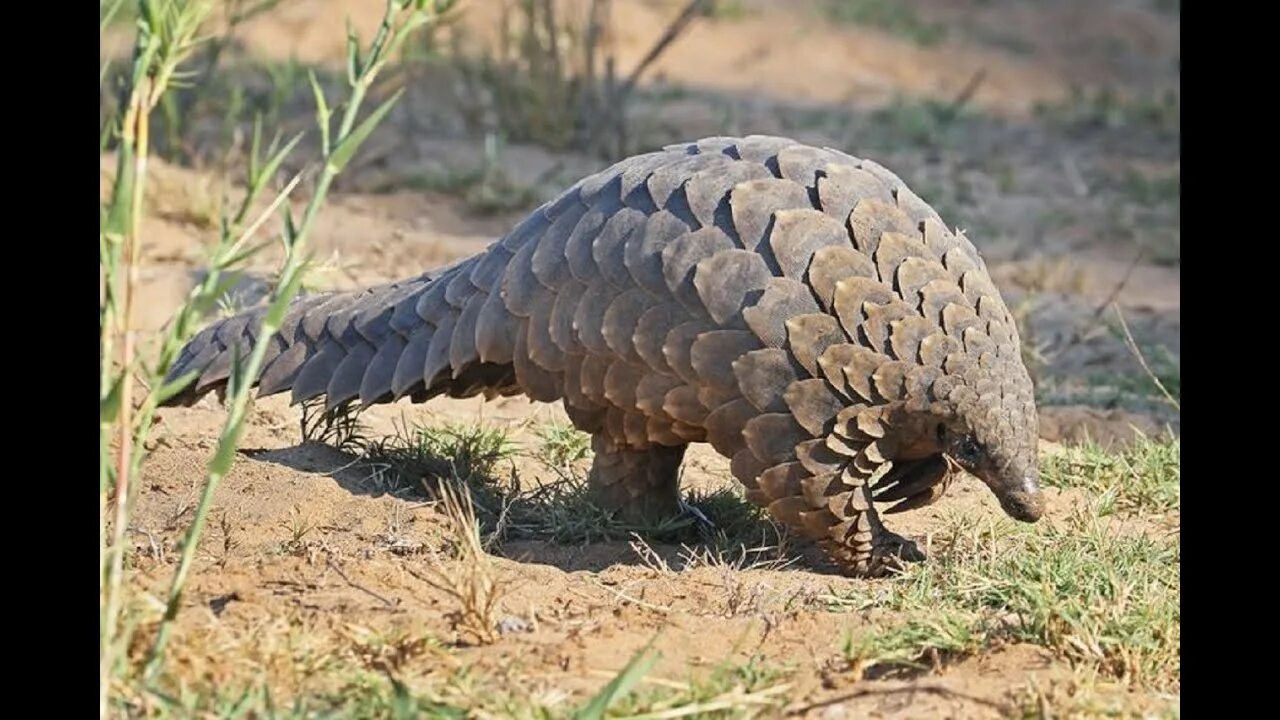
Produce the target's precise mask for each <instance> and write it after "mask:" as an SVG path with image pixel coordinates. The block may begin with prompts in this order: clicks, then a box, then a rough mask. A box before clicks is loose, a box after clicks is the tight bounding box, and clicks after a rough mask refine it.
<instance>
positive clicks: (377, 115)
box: [329, 88, 404, 172]
mask: <svg viewBox="0 0 1280 720" xmlns="http://www.w3.org/2000/svg"><path fill="white" fill-rule="evenodd" d="M403 94H404V88H401V89H399V90H397V91H396V93H395V94H394V95H392V96H391V97H389V98H387V100H386V101H385V102H383V103H382V104H381V105H379V106H378V107H377V108H376V109H375V110H374V111H373V112H371V113H369V117H367V118H365V119H364V121H363V122H361V123H360V124H359V125H357V126H356V127H355V129H354V130H352V131H351V134H350V135H348V136H347V137H346V138H344V139H343V140H342V142H341V143H339V144H338V147H336V148H334V150H333V155H331V156H329V164H330V165H332V166H333V168H334V171H335V172H341V171H342V169H343V168H344V167H346V165H347V163H348V162H349V161H350V160H351V158H352V156H354V155H355V154H356V150H359V149H360V144H361V143H363V142H364V141H365V139H366V138H368V137H369V134H370V133H372V132H373V129H374V128H375V127H377V126H378V123H380V122H382V118H384V117H385V116H386V114H387V113H389V112H391V108H392V107H393V106H394V105H395V104H396V101H397V100H399V99H400V96H401V95H403Z"/></svg>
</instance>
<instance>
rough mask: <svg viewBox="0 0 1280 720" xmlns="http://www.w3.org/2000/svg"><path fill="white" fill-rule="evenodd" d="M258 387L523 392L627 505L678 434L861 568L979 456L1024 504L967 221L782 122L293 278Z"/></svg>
mask: <svg viewBox="0 0 1280 720" xmlns="http://www.w3.org/2000/svg"><path fill="white" fill-rule="evenodd" d="M263 312H264V310H263V309H257V310H253V311H248V312H245V313H242V314H239V315H236V316H234V317H230V318H228V319H224V320H221V321H219V322H216V323H214V324H213V325H212V326H210V327H208V328H206V329H205V330H203V331H202V332H201V333H199V334H198V335H197V336H196V337H195V338H193V339H192V340H191V341H190V342H189V343H188V344H187V345H186V347H185V348H184V349H183V351H182V352H181V354H180V357H179V359H178V360H177V362H176V363H175V365H174V367H173V369H172V372H171V374H170V378H176V377H180V376H182V375H184V374H186V373H188V372H192V371H195V373H196V379H195V380H194V381H193V383H192V384H191V385H189V386H188V387H187V388H186V389H185V390H184V392H182V393H181V394H179V395H177V396H175V397H174V398H172V399H171V400H170V404H183V405H189V404H191V403H192V402H194V401H195V400H196V399H198V398H199V397H200V396H202V395H203V394H205V393H207V392H209V391H210V390H219V389H221V388H222V387H223V386H225V384H226V382H227V377H228V374H229V371H230V370H231V364H232V357H233V356H234V355H236V352H233V350H232V349H233V348H235V347H236V346H237V345H238V346H239V350H238V352H239V353H244V352H247V350H248V348H249V347H251V346H252V345H253V343H255V342H257V341H258V340H259V338H258V337H257V329H258V326H259V323H260V320H261V317H262V313H263ZM281 327H282V330H281V331H280V332H279V333H278V334H276V335H275V336H273V337H271V338H268V339H267V340H266V341H267V342H269V343H271V346H270V348H269V349H268V351H267V354H266V361H265V363H264V364H263V367H262V371H261V374H260V375H259V377H258V378H257V383H258V386H259V393H260V395H272V394H275V393H279V392H283V391H285V390H291V391H292V400H293V402H294V403H299V402H304V401H308V400H311V399H313V398H318V397H320V396H322V395H323V396H325V403H326V406H327V407H328V408H335V407H338V406H340V405H343V404H345V403H352V402H359V403H361V404H365V405H367V404H373V403H384V402H392V401H395V400H397V399H400V398H403V397H405V396H408V397H409V398H411V399H412V400H413V401H414V402H422V401H426V400H427V399H429V398H431V397H433V396H436V395H441V394H444V395H449V396H452V397H470V396H474V395H478V394H481V393H483V394H484V395H485V397H486V398H493V397H496V396H509V395H516V394H521V393H523V394H525V395H527V396H528V397H529V398H531V399H533V400H537V401H542V402H555V401H561V402H563V404H564V408H565V411H566V412H567V414H568V416H569V418H570V420H571V421H572V423H573V424H574V425H575V426H576V427H577V428H579V429H580V430H582V431H585V432H587V433H590V434H591V436H592V448H593V450H594V461H593V465H592V467H591V470H590V472H589V474H588V484H589V486H590V489H591V492H592V493H594V496H595V498H596V501H597V502H599V503H600V504H601V505H603V506H604V507H605V508H607V509H609V510H611V511H614V512H616V513H617V515H618V516H620V517H622V518H624V519H627V520H629V521H652V520H654V519H657V518H659V517H663V516H669V515H672V514H675V513H677V512H678V508H680V494H679V487H678V479H677V478H678V469H679V465H680V463H681V460H682V458H683V456H684V453H685V449H686V447H687V446H688V444H689V443H695V442H706V443H710V445H711V446H712V447H713V448H715V450H716V451H717V452H719V453H720V454H721V455H723V456H725V457H726V458H728V459H729V461H730V467H731V471H732V474H733V475H734V477H735V478H737V479H738V481H740V482H741V483H742V485H743V486H744V488H745V494H746V497H747V498H748V499H749V500H750V501H751V502H753V503H756V504H758V505H760V506H763V507H765V508H767V510H768V513H769V514H770V515H771V516H772V517H773V518H774V519H776V520H777V521H779V522H780V523H782V524H783V525H785V526H787V527H789V528H791V529H792V530H793V531H796V532H798V533H800V534H802V535H804V536H807V537H809V538H813V539H814V540H816V541H818V542H819V543H820V544H821V545H822V546H823V548H824V549H825V550H826V552H827V554H828V555H829V557H830V558H831V559H832V560H834V561H835V562H836V563H837V564H838V565H840V566H841V567H842V568H843V569H844V570H845V571H846V572H848V573H849V574H855V575H872V574H879V573H882V572H885V571H886V570H888V569H891V568H893V567H897V566H898V564H899V563H900V562H901V561H902V560H903V559H919V557H918V555H919V551H918V550H917V549H916V548H915V546H914V545H913V544H912V543H910V542H909V541H907V540H905V539H904V538H902V537H900V536H898V535H896V534H894V533H892V532H890V531H889V530H887V529H886V528H885V526H884V525H883V524H882V523H881V520H880V518H879V516H878V514H877V511H876V503H887V502H892V501H898V502H897V504H896V505H892V506H890V507H888V508H887V509H886V510H885V512H887V513H893V512H898V511H902V510H908V509H912V508H917V507H920V506H923V505H926V504H929V503H932V502H934V501H936V500H937V499H938V498H939V497H940V496H941V495H942V494H943V492H944V491H945V490H946V488H947V487H948V485H949V484H950V482H951V480H952V478H953V477H954V476H955V475H956V474H957V473H958V472H961V471H967V472H968V473H971V474H973V475H975V476H976V477H978V478H979V479H981V480H982V481H983V482H984V483H985V484H986V485H987V486H988V487H989V488H990V489H991V490H992V491H993V492H994V494H995V496H996V497H997V498H998V500H999V503H1000V505H1001V507H1002V508H1003V509H1004V511H1005V512H1006V513H1007V514H1009V515H1010V516H1012V517H1014V518H1017V519H1018V520H1022V521H1027V522H1034V521H1035V520H1036V519H1038V518H1039V516H1040V514H1041V512H1042V509H1043V503H1042V498H1041V494H1040V490H1039V487H1038V478H1037V471H1036V441H1037V432H1036V429H1037V422H1036V407H1035V402H1034V398H1033V393H1032V385H1031V380H1030V377H1029V376H1028V373H1027V370H1026V368H1025V366H1024V365H1023V362H1022V359H1021V353H1020V351H1019V338H1018V332H1017V329H1016V327H1015V324H1014V321H1013V318H1012V317H1011V316H1010V314H1009V311H1008V309H1007V308H1006V306H1005V304H1004V301H1003V300H1002V299H1001V297H1000V293H999V292H998V291H997V290H996V288H995V286H994V285H993V284H992V282H991V279H990V277H989V276H988V273H987V270H986V265H985V263H984V262H983V260H982V258H981V257H980V256H979V255H978V252H977V250H976V249H975V248H974V246H973V244H972V243H971V242H970V241H969V240H968V239H967V238H966V237H965V236H964V235H963V234H962V233H961V232H958V231H957V232H952V231H950V230H948V229H947V226H946V225H944V224H943V222H942V220H941V218H940V217H939V216H938V214H937V213H936V212H935V211H934V210H933V209H932V208H931V207H930V206H929V205H927V204H926V203H925V202H924V201H922V200H921V199H920V198H919V197H917V196H916V195H915V194H914V193H913V192H912V191H911V190H910V189H908V188H907V186H906V185H905V184H904V183H903V182H902V181H901V180H900V179H899V178H898V177H897V176H896V175H894V174H893V173H892V172H890V171H889V170H887V169H885V168H884V167H882V166H880V165H879V164H877V163H875V162H873V161H871V160H865V159H859V158H856V157H852V156H850V155H847V154H845V153H843V152H840V151H837V150H832V149H830V148H818V147H810V146H808V145H804V144H801V143H798V142H795V141H793V140H788V139H786V138H781V137H769V136H758V135H757V136H750V137H745V138H735V137H712V138H706V139H703V140H698V141H696V142H690V143H685V144H678V145H670V146H668V147H666V148H664V149H662V150H659V151H656V152H650V153H647V154H642V155H637V156H635V157H631V158H628V159H626V160H623V161H621V162H619V163H617V164H615V165H613V166H611V167H609V168H607V169H605V170H603V171H601V172H599V173H596V174H595V175H591V176H590V177H587V178H585V179H583V180H581V181H580V182H578V183H577V184H576V185H574V186H573V187H571V188H569V189H568V190H566V191H565V192H563V193H562V194H560V195H559V196H558V197H557V198H555V199H554V200H551V201H549V202H547V203H546V204H544V205H543V206H541V207H540V208H538V209H537V210H535V211H534V212H533V213H532V214H530V215H529V216H528V217H527V218H525V219H524V220H523V221H521V222H520V223H519V224H518V225H516V227H515V228H514V229H513V230H512V231H511V232H510V233H509V234H508V235H506V236H505V237H504V238H502V239H501V240H498V241H497V242H494V243H493V244H492V245H490V246H489V247H488V248H487V249H486V250H485V251H484V252H481V253H480V254H478V255H475V256H473V257H470V258H467V259H465V260H462V261H460V262H457V263H455V264H453V265H450V266H448V267H445V268H443V269H438V270H433V271H430V272H427V273H425V274H423V275H419V276H417V277H415V278H412V279H409V280H404V281H401V282H395V283H391V284H388V285H382V286H379V287H374V288H370V289H366V290H362V291H356V292H338V293H328V294H316V295H310V296H305V297H302V298H300V299H298V300H296V301H295V302H294V303H293V305H292V306H291V307H290V308H289V310H288V312H287V314H286V316H285V318H284V321H283V324H282V326H281Z"/></svg>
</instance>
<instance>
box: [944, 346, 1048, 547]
mask: <svg viewBox="0 0 1280 720" xmlns="http://www.w3.org/2000/svg"><path fill="white" fill-rule="evenodd" d="M962 381H963V383H964V386H965V387H967V388H971V389H972V392H959V393H955V394H954V395H955V396H956V397H955V402H954V403H948V404H950V405H951V406H952V407H951V412H949V413H947V414H946V416H945V418H944V419H943V421H942V422H940V423H939V424H938V425H937V433H938V444H939V446H940V448H941V452H942V456H943V457H944V458H945V459H946V460H947V461H948V463H949V464H951V465H952V466H953V467H957V468H959V469H962V470H964V471H966V472H968V473H969V474H971V475H973V476H975V477H977V478H978V479H979V480H981V481H982V482H983V483H985V484H986V486H987V487H988V488H990V489H991V492H993V493H995V496H996V498H997V499H998V500H999V501H1000V507H1001V508H1003V509H1004V511H1005V513H1007V514H1008V515H1009V516H1010V517H1012V518H1014V519H1017V520H1021V521H1023V522H1035V521H1036V520H1039V519H1040V516H1041V515H1042V514H1043V513H1044V498H1043V496H1042V495H1041V492H1040V482H1039V472H1038V471H1037V469H1036V453H1037V444H1038V438H1039V433H1038V432H1037V427H1038V426H1037V415H1036V405H1035V398H1034V394H1033V388H1032V385H1031V378H1030V376H1029V375H1028V374H1027V370H1026V366H1025V365H1023V364H1022V362H1020V361H1010V362H1001V363H998V364H997V365H996V366H995V367H988V368H983V367H980V366H978V365H977V364H975V365H974V366H973V368H972V370H971V371H969V372H967V373H964V375H963V376H962Z"/></svg>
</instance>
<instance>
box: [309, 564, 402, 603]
mask: <svg viewBox="0 0 1280 720" xmlns="http://www.w3.org/2000/svg"><path fill="white" fill-rule="evenodd" d="M325 565H326V566H327V567H328V568H329V569H330V570H332V571H334V572H336V573H338V577H340V578H342V579H343V580H344V581H345V582H346V583H347V584H348V585H350V586H351V587H353V588H355V589H356V590H359V591H360V592H362V593H365V594H366V595H368V596H370V597H372V598H373V599H375V600H378V601H380V602H381V603H382V604H384V605H386V606H387V607H396V606H397V605H398V604H399V603H398V602H396V601H392V600H388V599H387V598H385V597H383V596H382V595H379V594H378V593H376V592H374V591H372V590H370V589H369V588H367V587H365V586H363V585H361V584H360V583H358V582H356V581H355V580H352V579H351V578H349V577H347V574H346V573H344V572H342V568H340V567H338V565H337V563H335V562H334V561H333V558H331V557H330V558H325Z"/></svg>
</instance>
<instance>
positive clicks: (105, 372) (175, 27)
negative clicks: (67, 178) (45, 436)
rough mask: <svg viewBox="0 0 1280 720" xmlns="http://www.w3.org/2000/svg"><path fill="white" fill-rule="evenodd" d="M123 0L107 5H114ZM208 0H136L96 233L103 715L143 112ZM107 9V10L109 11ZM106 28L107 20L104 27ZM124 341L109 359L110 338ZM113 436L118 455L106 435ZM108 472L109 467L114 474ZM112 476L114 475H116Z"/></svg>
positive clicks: (124, 503)
mask: <svg viewBox="0 0 1280 720" xmlns="http://www.w3.org/2000/svg"><path fill="white" fill-rule="evenodd" d="M118 7H119V3H118V2H117V4H116V5H114V6H113V9H112V11H111V12H112V13H113V12H114V10H115V9H118ZM210 8H211V5H209V3H207V2H193V3H182V4H181V5H179V4H167V3H164V2H155V1H150V0H140V2H139V26H138V27H139V32H138V39H137V42H136V45H135V51H134V59H133V73H132V82H131V85H130V87H129V95H128V101H127V104H126V110H125V114H124V117H123V118H122V119H121V123H120V150H119V154H118V157H117V171H116V180H115V184H114V187H113V189H112V197H111V201H110V204H109V208H108V212H107V213H106V216H105V217H104V218H103V227H102V232H101V236H100V238H99V257H100V260H101V262H102V271H103V275H102V284H103V286H102V291H101V292H102V296H101V299H102V302H103V304H102V308H101V311H100V328H99V331H100V336H99V342H100V345H99V347H100V350H101V353H102V354H101V357H100V362H101V363H102V366H101V371H100V372H101V375H100V379H101V380H102V387H101V393H102V395H101V406H100V407H101V411H100V417H99V427H100V433H99V434H100V437H99V441H100V448H99V450H100V458H99V459H100V466H99V478H98V479H99V511H100V524H99V543H100V549H99V560H100V563H101V565H100V569H101V571H102V572H101V575H100V577H99V597H100V602H101V606H100V612H101V616H100V618H99V651H100V658H99V661H100V666H99V673H100V676H99V715H100V716H101V717H106V715H107V699H108V696H109V693H110V690H109V688H110V680H111V677H112V670H113V668H114V667H115V663H116V659H117V657H118V655H119V654H120V653H121V652H122V651H123V647H124V642H123V639H122V638H121V637H120V633H119V632H118V631H119V621H120V615H121V609H122V606H123V578H124V574H125V573H124V553H125V550H124V547H125V536H126V533H127V531H128V526H129V516H130V508H131V499H132V498H133V496H134V494H135V485H136V483H134V482H132V480H133V477H134V473H133V472H131V468H132V467H133V462H132V459H133V457H134V454H135V453H134V446H135V442H136V439H137V436H136V434H135V432H134V429H135V417H136V416H135V412H134V407H133V373H134V371H135V369H136V366H137V365H138V363H137V361H136V358H135V348H134V344H135V334H134V332H135V331H134V328H133V327H132V315H133V301H134V290H135V289H136V287H137V283H138V262H139V258H140V247H141V232H140V230H141V228H140V220H141V216H142V206H143V197H144V190H145V183H146V174H147V157H148V154H149V143H150V132H149V116H150V113H151V111H152V110H153V109H154V107H155V104H156V103H157V102H158V100H159V98H160V97H162V96H163V94H164V92H165V91H166V89H167V88H168V86H169V83H170V81H171V80H172V79H173V78H174V77H175V73H176V71H177V67H178V66H179V65H180V64H181V62H182V61H183V60H184V59H185V58H186V56H187V55H188V54H189V53H190V50H191V49H192V48H193V47H194V44H195V39H194V38H195V32H196V30H197V29H198V28H199V26H200V23H201V22H202V21H203V19H204V17H205V15H206V14H207V12H208V10H209V9H210ZM109 14H110V13H109ZM103 27H105V23H104V25H103ZM117 339H119V341H120V348H119V358H118V361H117V360H116V359H115V351H116V340H117ZM113 434H114V435H115V436H116V437H117V438H118V447H117V449H116V452H117V453H118V454H117V456H116V457H115V458H114V467H113V459H112V458H111V456H110V455H111V453H110V438H111V436H112V435H113ZM113 471H114V472H113ZM113 481H114V482H113ZM113 490H114V493H115V498H114V506H113V510H114V512H113V528H112V530H113V532H112V537H111V542H110V543H109V544H108V542H107V538H106V515H107V512H108V509H107V495H108V493H109V492H111V491H113Z"/></svg>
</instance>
